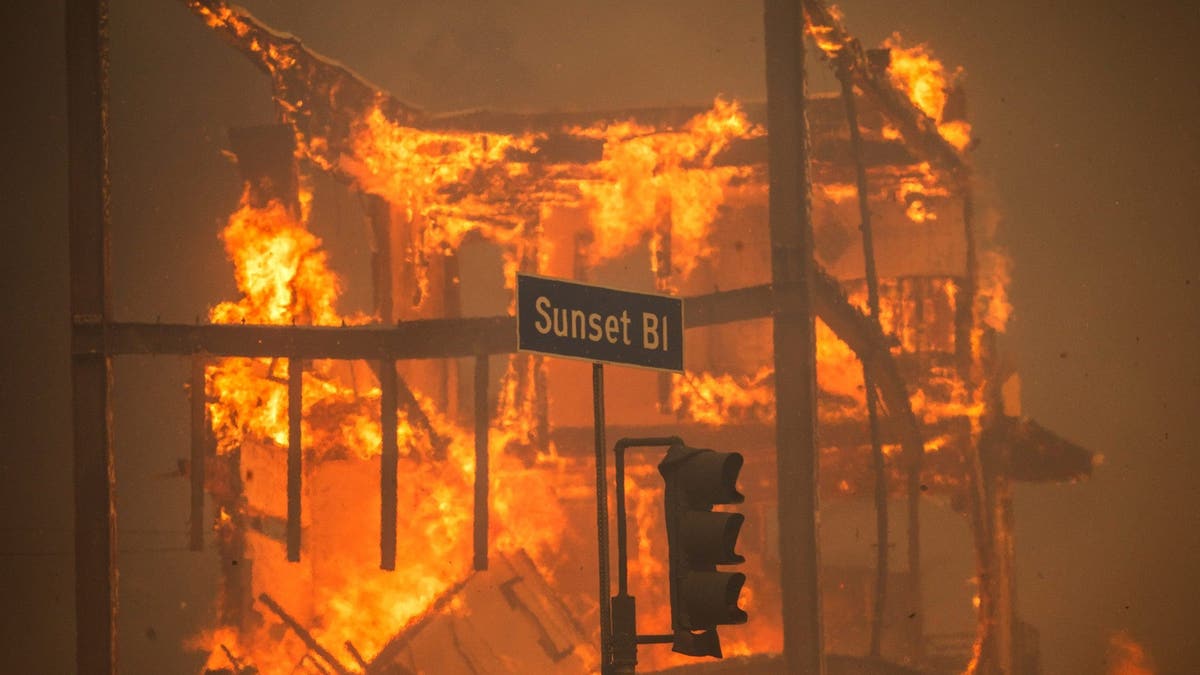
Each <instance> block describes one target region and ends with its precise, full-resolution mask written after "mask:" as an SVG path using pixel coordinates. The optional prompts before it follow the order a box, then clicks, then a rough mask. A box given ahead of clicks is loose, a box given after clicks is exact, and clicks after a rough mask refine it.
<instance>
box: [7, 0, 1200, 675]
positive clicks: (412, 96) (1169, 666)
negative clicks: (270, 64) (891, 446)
mask: <svg viewBox="0 0 1200 675" xmlns="http://www.w3.org/2000/svg"><path fill="white" fill-rule="evenodd" d="M245 4H246V5H247V6H248V7H249V9H250V10H251V11H252V12H254V13H255V14H256V15H258V16H259V17H260V18H262V19H263V20H264V21H266V22H267V23H269V24H270V25H272V26H274V27H277V28H279V29H281V30H285V31H289V32H292V33H294V34H295V35H297V36H299V37H301V38H302V39H303V40H304V41H305V42H306V44H308V45H310V46H311V47H312V48H313V49H315V50H317V51H319V52H321V53H323V54H325V55H327V56H329V57H331V58H333V59H335V60H337V61H339V62H341V63H343V64H345V65H346V66H348V67H350V68H351V69H353V70H355V71H357V72H359V73H360V74H361V75H362V76H363V77H365V78H366V79H368V80H370V81H372V82H374V83H376V84H378V85H379V86H381V87H383V88H385V89H387V90H389V91H391V92H392V93H393V94H395V95H396V96H397V97H399V98H401V99H403V100H406V101H409V102H411V103H413V104H416V105H418V106H421V107H424V108H426V109H429V110H432V111H451V110H462V109H467V108H477V107H486V108H495V109H506V110H550V109H558V110H575V109H611V108H624V107H633V106H639V105H670V104H682V103H687V104H695V103H704V102H706V101H709V100H711V99H712V98H713V97H714V96H716V95H718V94H724V95H727V96H731V97H736V98H741V99H746V100H761V99H762V98H763V97H764V94H765V83H764V76H763V44H762V17H761V5H760V3H758V2H718V1H716V0H686V1H685V0H671V1H666V0H663V1H647V2H630V1H624V0H622V1H620V2H606V3H595V2H582V1H576V2H562V1H559V2H549V1H548V0H524V1H521V2H513V3H482V2H467V1H465V0H460V1H453V2H433V1H432V0H428V1H423V2H384V1H383V0H371V1H368V0H355V1H353V2H339V3H329V2H318V1H316V0H305V1H289V2H284V1H283V0H275V1H267V0H264V1H259V2H247V3H245ZM840 7H841V9H842V10H843V11H844V13H845V16H846V23H847V24H848V26H849V27H850V29H851V30H852V31H853V32H854V33H855V34H856V35H858V36H859V37H860V38H861V39H862V40H863V41H864V42H865V43H866V44H868V45H874V44H877V43H878V42H880V41H881V40H882V39H883V38H885V37H887V36H888V35H890V34H891V33H892V32H893V31H899V32H900V33H902V34H903V35H904V37H905V38H906V41H911V42H928V43H929V44H930V45H931V47H932V48H933V50H934V51H935V53H936V54H937V55H938V56H939V57H940V58H941V59H943V60H944V61H945V62H946V63H947V64H949V65H951V66H962V67H963V69H964V73H965V76H964V77H965V80H964V82H965V83H966V87H967V90H968V97H969V103H968V106H969V118H970V120H971V122H972V124H973V125H974V129H975V134H976V136H977V137H978V138H979V139H980V143H979V145H978V147H977V148H976V149H975V150H973V152H972V155H973V158H972V161H973V164H974V165H975V166H976V167H977V168H978V174H979V181H980V183H981V186H982V187H981V191H982V194H984V195H985V196H986V199H987V200H988V201H989V202H990V203H993V204H994V205H995V207H996V208H997V210H998V212H999V213H1000V214H1001V218H1000V222H999V224H998V231H997V235H996V241H997V242H998V243H999V244H1000V245H1002V246H1003V247H1005V248H1006V249H1007V250H1008V252H1009V253H1010V254H1011V256H1012V258H1013V261H1014V267H1013V282H1012V286H1011V296H1012V302H1013V305H1014V307H1015V316H1014V319H1013V321H1012V323H1011V324H1010V327H1009V331H1008V333H1007V334H1006V335H1005V336H1004V337H1003V340H1002V344H1003V347H1004V350H1005V353H1006V358H1007V359H1009V361H1010V362H1011V363H1012V364H1013V365H1014V366H1015V367H1016V368H1017V369H1018V370H1019V371H1020V373H1021V375H1022V392H1021V394H1022V399H1023V410H1022V412H1023V414H1025V415H1028V416H1030V417H1032V418H1034V419H1036V420H1038V421H1039V422H1040V423H1041V424H1043V425H1045V426H1047V427H1049V428H1051V429H1053V430H1055V431H1056V432H1058V433H1059V434H1061V435H1063V436H1064V437H1066V438H1069V439H1071V440H1073V441H1075V442H1077V443H1079V444H1081V445H1083V446H1085V447H1087V448H1089V449H1091V450H1093V451H1095V452H1097V453H1099V454H1100V455H1101V456H1102V457H1103V462H1102V464H1100V465H1099V466H1098V467H1097V470H1096V472H1095V476H1094V477H1093V478H1092V479H1091V480H1089V481H1086V482H1082V483H1079V484H1075V485H1037V486H1035V485H1021V486H1019V488H1018V490H1017V493H1016V528H1017V529H1016V542H1017V543H1016V546H1017V566H1018V579H1017V595H1018V605H1019V608H1020V613H1021V616H1022V618H1023V619H1024V620H1026V621H1028V622H1030V623H1031V624H1033V625H1034V626H1036V627H1037V628H1038V629H1039V630H1040V631H1041V639H1042V656H1043V662H1044V666H1045V672H1047V673H1093V672H1102V671H1103V668H1104V663H1103V661H1104V652H1105V645H1106V643H1107V639H1108V634H1109V633H1110V632H1111V631H1115V630H1126V631H1128V632H1129V633H1130V634H1131V635H1132V636H1133V637H1134V638H1135V639H1137V640H1139V641H1141V642H1142V643H1144V644H1145V645H1146V647H1147V649H1148V651H1149V652H1150V654H1151V655H1152V656H1153V658H1154V660H1155V661H1156V662H1157V663H1158V665H1159V667H1160V671H1161V672H1163V673H1184V672H1196V671H1200V648H1198V647H1197V646H1196V644H1197V642H1196V640H1195V639H1194V636H1193V635H1192V631H1193V627H1194V626H1195V624H1196V621H1195V619H1194V618H1193V617H1194V616H1195V612H1196V611H1197V609H1198V608H1200V594H1198V591H1197V589H1198V588H1200V583H1198V579H1197V578H1196V577H1197V574H1196V570H1197V569H1200V489H1198V488H1197V480H1196V475H1197V472H1198V471H1200V460H1198V459H1197V456H1198V455H1200V444H1198V443H1197V442H1196V441H1195V437H1196V433H1197V429H1196V421H1195V418H1196V411H1197V410H1198V409H1200V405H1198V403H1200V396H1198V394H1200V357H1198V356H1197V347H1196V346H1197V344H1200V298H1198V286H1200V278H1198V277H1197V263H1196V261H1197V260H1198V259H1200V223H1198V222H1197V220H1198V218H1197V215H1196V214H1197V204H1196V201H1197V194H1200V193H1198V190H1197V188H1198V186H1200V170H1198V168H1200V167H1198V163H1200V159H1198V158H1200V144H1198V142H1197V139H1198V130H1197V119H1198V115H1200V85H1198V84H1197V82H1196V79H1195V77H1194V72H1195V67H1196V64H1197V63H1200V49H1198V48H1197V42H1198V40H1200V30H1198V29H1200V10H1198V9H1197V6H1196V5H1194V4H1190V3H1142V4H1134V3H1101V4H1096V3H1085V2H1082V1H1080V0H1071V1H1070V2H1065V3H1034V2H1028V1H1025V2H1018V3H1011V2H1010V3H959V2H949V1H948V0H910V1H908V2H895V1H884V2H866V1H865V0H852V1H851V0H847V1H846V2H842V3H840ZM3 12H4V19H5V20H4V22H3V26H4V29H3V30H4V37H5V39H4V41H3V42H4V49H5V54H6V58H5V68H4V71H5V81H6V84H7V86H6V97H5V98H6V101H5V105H4V119H5V123H4V130H5V131H4V137H5V142H4V157H3V161H2V162H0V164H2V165H3V177H4V178H3V182H2V183H0V200H2V201H0V205H2V208H0V214H2V215H0V217H2V218H3V219H4V228H3V233H4V239H3V244H2V245H0V254H2V258H0V259H2V261H3V267H2V272H0V273H2V275H3V280H4V285H3V293H2V294H0V297H2V298H3V305H2V306H0V316H2V317H3V320H4V325H5V328H4V333H5V338H6V339H5V347H4V354H3V358H0V363H2V364H3V366H2V367H3V371H0V410H2V412H3V420H4V430H5V433H4V434H3V438H4V442H5V445H6V447H5V448H4V449H3V452H2V453H0V493H2V494H3V495H4V497H3V499H4V505H5V508H4V509H3V514H2V517H0V537H2V538H3V541H2V542H0V575H2V576H0V580H2V582H3V588H4V589H5V590H6V592H8V593H10V596H9V597H10V598H11V602H8V603H6V605H7V607H8V608H10V609H9V611H5V612H3V615H4V618H3V620H2V621H3V639H4V643H5V647H6V649H5V653H6V660H7V661H6V664H5V666H4V667H3V668H0V670H6V671H9V672H51V673H57V672H64V673H65V672H71V671H72V669H73V667H72V663H73V660H72V652H73V644H74V638H73V628H74V618H73V610H72V603H73V586H72V583H73V582H72V574H73V573H72V569H73V567H72V566H73V559H72V558H71V555H70V552H71V547H72V538H71V533H70V528H71V524H72V515H71V514H72V506H71V500H72V492H71V473H70V461H71V444H70V442H71V437H70V389H69V349H68V335H69V316H68V305H67V273H68V269H67V249H66V245H67V239H66V179H65V176H66V173H65V163H66V131H65V104H66V102H65V75H64V44H63V37H62V23H63V21H62V18H63V17H62V12H63V8H62V6H61V3H57V2H50V3H21V4H17V3H5V5H4V9H3ZM111 14H112V17H111V19H112V26H111V29H112V35H111V38H112V128H111V133H112V171H113V177H112V180H113V206H112V212H113V251H112V280H113V289H114V308H115V313H116V316H117V318H119V319H122V320H134V319H136V320H148V321H153V320H155V319H156V318H157V319H161V320H163V321H181V322H191V321H194V320H195V319H196V317H198V316H203V315H204V314H205V312H206V310H207V308H208V307H209V306H210V305H211V304H213V303H215V302H217V301H219V300H221V299H224V298H227V297H230V296H231V294H232V293H233V292H234V287H233V283H232V275H231V274H230V270H229V267H228V264H227V263H226V261H225V259H224V253H223V252H222V250H221V248H220V242H219V241H218V240H217V237H216V233H217V230H218V227H219V224H220V222H221V220H222V219H223V217H224V216H225V215H227V214H228V212H229V210H230V208H231V206H232V205H233V204H235V203H236V199H237V195H238V193H239V191H240V189H241V188H240V182H239V180H238V178H237V176H236V172H235V171H233V170H232V165H231V164H230V163H229V160H228V159H227V158H226V157H225V156H224V155H223V154H222V152H221V150H222V149H223V148H225V147H226V146H227V141H226V136H225V133H226V129H228V128H229V127H230V126H238V125H246V124H259V123H266V122H270V121H271V119H272V109H271V103H270V98H269V96H270V90H269V86H268V83H267V82H266V79H265V78H264V77H263V76H262V75H261V74H260V73H259V72H258V71H257V70H255V69H254V68H253V66H251V65H250V64H249V62H248V61H247V60H246V59H245V58H244V57H242V56H241V55H240V54H238V53H237V52H235V51H234V50H233V49H231V48H229V47H227V46H226V45H225V44H224V43H222V42H221V41H220V40H219V39H218V38H217V37H216V36H215V35H214V34H212V33H211V32H210V31H209V30H208V29H206V28H205V27H204V26H203V25H202V24H201V22H199V21H198V20H197V19H196V18H194V17H193V16H191V15H190V13H189V12H188V11H187V10H186V9H185V8H184V7H183V6H182V3H172V2H155V3H149V2H136V1H134V0H113V1H112V12H111ZM811 67H812V70H813V71H814V77H813V80H812V82H811V89H812V90H813V91H821V90H829V89H830V88H831V85H830V80H829V78H828V76H827V75H825V74H824V70H825V69H824V67H823V66H821V65H819V64H816V63H814V64H813V65H812V66H811ZM319 188H320V186H319V185H318V189H319ZM330 199H331V200H332V201H329V202H327V203H325V204H324V205H322V206H321V208H323V209H325V213H327V214H329V216H330V217H329V218H328V219H327V220H326V223H327V224H326V225H324V226H323V227H326V228H327V230H326V231H325V232H324V233H323V234H324V235H325V236H326V238H327V240H328V241H330V242H331V246H334V247H340V248H335V250H333V251H332V252H331V257H332V259H333V260H334V266H335V267H338V264H339V263H338V261H339V260H342V261H355V260H358V261H362V260H365V259H366V258H365V257H364V255H365V242H364V241H363V240H364V238H363V237H361V236H359V235H361V234H362V233H361V232H360V231H359V229H357V228H361V227H362V224H361V221H360V220H357V219H356V218H355V217H354V213H355V208H356V205H355V204H353V203H351V201H350V198H349V197H346V198H345V199H346V200H347V201H345V202H338V201H337V200H338V199H342V198H341V197H331V198H330ZM337 242H341V243H337ZM355 242H361V243H355ZM338 271H339V273H342V274H343V275H344V276H345V278H346V279H347V285H348V287H350V289H351V290H350V291H349V296H348V298H347V302H348V303H349V304H350V305H351V306H354V305H355V304H357V305H360V306H362V305H365V304H366V302H367V298H368V297H369V296H368V295H367V294H366V292H365V291H364V290H363V288H364V284H366V283H368V282H367V279H368V277H367V276H366V274H367V273H366V272H365V271H364V270H363V269H361V268H359V267H356V266H355V265H354V264H351V263H349V262H347V263H346V264H345V265H344V266H343V267H339V268H338ZM186 373H187V364H186V363H183V362H181V361H179V360H175V359H171V358H166V357H161V358H151V357H145V358H137V359H127V360H122V361H120V362H119V363H118V365H117V372H116V377H115V390H114V406H115V414H116V424H115V438H116V451H117V454H118V460H117V464H118V495H119V497H118V499H119V502H118V507H119V513H120V514H121V516H120V517H121V521H120V522H121V528H122V532H123V534H122V537H121V539H120V541H119V548H120V549H121V551H122V552H121V557H120V560H119V562H120V564H121V569H122V584H123V585H122V598H123V602H124V603H125V604H124V605H123V606H122V625H121V645H122V647H121V648H122V659H123V663H124V664H125V665H124V670H125V671H126V672H172V671H173V670H174V669H175V668H176V667H185V668H186V667H191V665H194V663H193V661H186V660H183V661H181V660H180V658H181V657H179V653H180V651H181V650H180V648H179V640H180V638H181V637H182V636H183V635H186V634H187V631H189V630H193V629H194V627H195V625H196V623H195V622H197V621H200V620H202V618H203V616H204V606H203V603H204V602H205V601H206V600H205V599H206V598H207V597H208V596H209V595H211V591H210V590H209V589H211V584H212V583H213V580H214V578H215V575H216V571H215V570H213V569H212V566H213V565H214V563H213V562H212V560H211V559H208V558H204V557H202V556H199V557H198V556H196V555H195V554H190V553H187V552H185V551H180V550H178V549H179V548H181V547H182V545H183V542H184V541H185V540H184V535H183V534H178V536H176V534H177V533H181V532H182V531H183V530H184V529H185V520H186V481H184V480H180V479H178V478H176V477H173V476H172V470H173V469H174V468H175V467H176V460H177V458H179V457H182V456H186V447H187V434H188V432H187V402H186V396H185V394H184V392H183V388H182V383H183V382H184V380H185V378H186ZM126 530H128V531H127V532H126ZM180 580H183V581H184V583H180ZM961 581H962V580H959V579H955V580H953V583H961ZM181 588H182V590H180V589H181ZM164 664H173V665H164ZM180 664H183V666H180ZM164 667H165V668H167V670H166V671H163V670H161V669H162V668H164ZM10 669H11V670H10Z"/></svg>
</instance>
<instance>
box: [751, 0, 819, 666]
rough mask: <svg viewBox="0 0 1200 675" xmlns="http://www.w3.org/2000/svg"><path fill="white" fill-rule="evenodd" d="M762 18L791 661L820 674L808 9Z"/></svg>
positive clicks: (775, 11)
mask: <svg viewBox="0 0 1200 675" xmlns="http://www.w3.org/2000/svg"><path fill="white" fill-rule="evenodd" d="M764 20H765V34H766V48H767V131H768V133H769V136H768V155H767V157H768V167H769V171H770V196H769V214H770V232H771V282H772V284H773V286H774V288H775V292H776V294H777V295H776V297H777V298H780V301H779V302H778V303H777V305H776V312H775V318H774V339H775V410H776V422H775V434H776V445H775V448H776V462H777V469H778V481H779V488H778V489H779V512H778V516H779V560H780V570H779V576H780V582H779V583H780V591H781V593H782V596H783V597H782V600H783V602H782V606H783V658H784V670H785V671H786V672H788V673H802V674H804V675H821V674H822V673H824V659H823V654H822V651H823V647H822V634H821V594H820V556H819V555H818V546H817V456H818V455H817V442H816V440H817V439H816V423H817V405H816V403H817V396H816V394H817V391H816V389H817V383H816V337H815V335H814V330H813V312H812V278H813V258H812V250H813V247H812V218H811V203H810V201H809V176H808V120H807V118H806V117H805V110H804V105H805V100H804V97H805V89H806V87H805V69H804V13H803V11H801V8H800V2H799V0H766V2H765V12H764Z"/></svg>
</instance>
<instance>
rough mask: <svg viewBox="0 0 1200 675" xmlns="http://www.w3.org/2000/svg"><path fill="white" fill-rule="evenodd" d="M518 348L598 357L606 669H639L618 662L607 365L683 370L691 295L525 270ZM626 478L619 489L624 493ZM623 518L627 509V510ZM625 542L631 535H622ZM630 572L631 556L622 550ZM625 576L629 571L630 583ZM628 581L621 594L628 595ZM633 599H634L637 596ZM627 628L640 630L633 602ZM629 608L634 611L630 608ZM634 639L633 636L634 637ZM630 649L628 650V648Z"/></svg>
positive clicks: (599, 537)
mask: <svg viewBox="0 0 1200 675" xmlns="http://www.w3.org/2000/svg"><path fill="white" fill-rule="evenodd" d="M517 349H518V350H519V351H525V352H536V353H539V354H549V355H552V356H561V357H566V358H575V359H586V360H588V361H591V362H592V424H593V428H594V431H595V441H596V448H595V450H596V544H597V546H596V548H597V553H598V555H599V558H600V560H599V574H600V593H599V601H600V672H601V673H602V674H603V675H616V674H617V673H632V672H633V669H634V666H635V664H636V663H637V659H636V645H625V646H626V647H632V648H633V649H634V650H635V655H634V656H633V657H632V658H622V659H620V661H621V663H619V664H617V663H614V659H613V652H614V649H613V616H612V612H613V604H612V598H610V595H609V594H610V593H611V592H612V588H611V581H610V577H609V560H608V554H609V547H608V466H607V461H606V458H605V446H606V443H605V440H604V363H617V364H622V365H629V366H638V367H642V368H652V369H655V370H670V371H679V372H681V371H682V370H683V300H681V299H680V298H675V297H671V296H667V295H656V294H651V293H635V292H632V291H622V290H617V289H613V288H605V287H602V286H592V285H587V284H580V283H575V282H571V281H565V280H562V279H550V278H547V277H538V276H531V275H527V274H518V275H517ZM619 481H620V479H619V478H618V485H617V489H618V490H623V488H624V486H623V485H621V484H620V482H619ZM622 515H623V514H622ZM622 540H624V536H623V535H622ZM621 557H622V572H624V564H623V561H624V555H623V554H622V556H621ZM623 579H624V573H622V580H623ZM625 595H626V594H625V592H624V583H622V593H621V596H622V597H625ZM630 600H632V598H630ZM621 608H623V613H622V617H621V619H622V620H621V625H622V626H628V627H629V628H628V630H625V629H623V630H624V632H629V633H631V632H632V630H633V629H632V625H633V624H634V620H633V617H632V616H631V613H632V604H631V603H629V604H626V603H622V604H621ZM624 608H628V610H625V609H624ZM627 637H632V636H627ZM627 651H628V649H627V648H626V649H623V652H627Z"/></svg>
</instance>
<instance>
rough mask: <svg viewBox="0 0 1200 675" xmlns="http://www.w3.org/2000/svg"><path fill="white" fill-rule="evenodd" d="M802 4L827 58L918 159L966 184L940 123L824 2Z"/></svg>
mask: <svg viewBox="0 0 1200 675" xmlns="http://www.w3.org/2000/svg"><path fill="white" fill-rule="evenodd" d="M803 5H804V14H805V17H806V19H807V21H808V25H809V27H810V30H812V31H814V32H818V33H820V34H821V36H822V39H821V40H818V44H820V45H821V46H822V51H823V53H824V54H825V56H826V58H828V59H830V60H831V61H833V62H835V63H836V64H837V67H839V68H841V69H844V70H845V72H846V73H847V74H848V76H849V77H850V79H851V80H852V81H853V83H854V85H855V86H857V87H858V88H859V89H860V90H861V91H862V92H863V94H864V95H866V97H867V98H869V99H871V100H872V102H873V103H874V104H875V105H876V106H877V107H878V108H879V109H880V110H882V111H884V113H885V114H886V115H887V116H888V118H889V119H890V120H891V121H892V122H893V123H894V124H895V125H896V128H897V129H899V130H900V134H901V136H903V137H904V140H905V143H906V145H907V146H908V147H909V148H910V149H911V150H912V151H913V152H914V153H916V155H917V156H918V157H920V158H921V159H923V160H927V161H929V162H930V163H931V164H932V165H933V166H934V167H935V168H936V169H938V170H940V171H942V172H943V173H946V174H948V176H947V177H948V178H949V179H950V182H949V184H951V185H956V184H963V183H965V181H966V178H967V177H966V168H967V167H966V164H965V163H964V162H963V159H962V155H961V154H959V152H958V150H957V149H955V147H954V146H953V145H950V143H949V142H948V141H947V140H946V139H945V138H943V137H942V134H941V132H939V131H938V128H937V122H935V121H934V120H932V119H930V118H929V116H928V115H926V114H925V113H924V112H922V111H921V110H920V109H918V108H917V107H916V106H915V105H913V103H912V101H911V100H909V98H908V96H907V95H906V94H905V93H904V92H902V91H900V90H898V89H896V87H895V86H893V85H892V83H891V81H890V80H889V79H888V78H887V76H886V74H885V73H883V72H881V69H879V68H877V67H876V66H875V65H873V64H872V63H871V60H870V59H869V58H868V56H867V53H866V51H865V50H864V49H863V47H862V44H861V43H860V42H859V41H858V39H857V38H855V37H854V36H853V35H851V34H850V32H849V31H848V30H846V27H845V26H844V25H842V22H841V20H840V19H839V18H838V17H837V16H836V15H834V14H833V12H831V11H830V10H829V7H828V6H826V4H825V3H824V2H823V1H822V0H803Z"/></svg>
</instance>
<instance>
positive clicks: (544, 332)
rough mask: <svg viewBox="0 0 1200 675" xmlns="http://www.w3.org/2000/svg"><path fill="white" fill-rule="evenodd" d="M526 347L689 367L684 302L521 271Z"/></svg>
mask: <svg viewBox="0 0 1200 675" xmlns="http://www.w3.org/2000/svg"><path fill="white" fill-rule="evenodd" d="M517 334H518V348H519V349H520V350H521V351H532V352H540V353H543V354H553V355H555V356H568V357H574V358H579V359H587V360H588V361H599V362H606V363H619V364H624V365H631V366H642V367H644V368H655V369H659V370H674V371H682V370H683V301H682V300H680V299H679V298H672V297H669V296H665V295H653V294H650V293H634V292H631V291H618V290H614V289H611V288H604V287H600V286H588V285H585V284H578V283H574V282H570V281H563V280H561V279H547V278H545V277H534V276H528V275H524V274H519V275H517Z"/></svg>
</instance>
